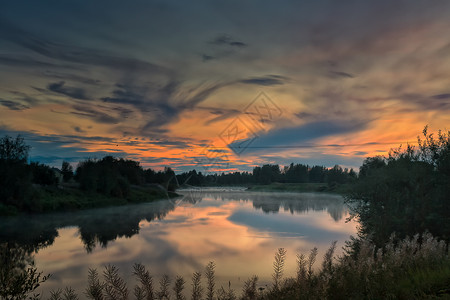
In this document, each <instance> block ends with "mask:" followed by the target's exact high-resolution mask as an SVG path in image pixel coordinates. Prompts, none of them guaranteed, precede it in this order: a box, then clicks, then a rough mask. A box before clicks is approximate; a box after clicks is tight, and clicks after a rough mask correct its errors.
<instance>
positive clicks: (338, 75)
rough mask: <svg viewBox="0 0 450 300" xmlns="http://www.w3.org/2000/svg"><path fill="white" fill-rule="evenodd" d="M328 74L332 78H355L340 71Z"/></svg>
mask: <svg viewBox="0 0 450 300" xmlns="http://www.w3.org/2000/svg"><path fill="white" fill-rule="evenodd" d="M329 74H330V76H331V77H333V78H354V77H355V76H353V75H352V74H350V73H346V72H340V71H330V73H329Z"/></svg>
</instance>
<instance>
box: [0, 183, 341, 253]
mask: <svg viewBox="0 0 450 300" xmlns="http://www.w3.org/2000/svg"><path fill="white" fill-rule="evenodd" d="M181 192H182V195H183V196H182V197H179V198H175V199H170V200H161V201H156V202H152V203H145V204H137V205H128V206H119V207H109V208H100V209H92V210H86V211H78V212H70V213H53V214H45V215H25V216H20V217H12V218H5V219H3V220H0V244H2V243H10V244H11V243H14V244H16V245H17V246H18V247H20V248H22V249H24V250H25V251H26V252H28V253H32V252H36V253H37V252H38V251H39V250H40V249H43V248H46V247H48V246H50V245H52V244H53V243H54V241H55V238H57V237H58V229H60V228H64V227H78V233H79V237H80V239H81V241H82V242H83V244H84V247H85V249H86V251H87V252H88V253H89V252H92V250H93V249H94V248H95V247H96V245H100V246H101V247H107V245H108V243H109V242H110V241H114V240H116V239H117V238H121V237H127V238H129V237H132V236H133V235H135V234H138V233H139V229H140V228H139V223H140V222H141V221H142V220H146V221H148V222H151V221H154V220H162V219H164V218H165V217H166V216H167V215H168V214H169V213H170V212H171V211H173V210H174V209H175V208H176V207H177V206H178V205H180V204H183V205H197V206H202V205H203V204H202V200H204V199H211V200H215V201H219V202H225V201H244V202H248V201H252V203H253V207H254V208H255V209H256V210H259V209H261V210H262V211H263V212H264V213H267V214H270V213H278V212H279V211H280V210H281V209H283V210H284V211H289V212H290V213H291V214H300V213H304V212H308V211H327V212H328V214H330V216H331V217H332V218H333V219H334V220H335V221H336V222H337V221H339V220H341V219H342V218H343V216H344V215H345V213H346V209H345V207H344V204H343V200H342V197H340V196H336V195H324V194H295V196H292V195H290V196H289V197H287V193H260V192H245V193H243V192H242V191H228V192H224V191H222V190H221V191H214V190H208V189H206V190H194V191H190V190H185V191H181ZM204 205H211V203H207V204H204Z"/></svg>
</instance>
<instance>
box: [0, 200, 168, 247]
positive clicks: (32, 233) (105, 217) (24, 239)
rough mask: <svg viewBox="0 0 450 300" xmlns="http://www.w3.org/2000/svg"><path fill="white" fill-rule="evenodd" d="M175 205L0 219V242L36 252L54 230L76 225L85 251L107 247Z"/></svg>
mask: <svg viewBox="0 0 450 300" xmlns="http://www.w3.org/2000/svg"><path fill="white" fill-rule="evenodd" d="M174 208H175V202H173V201H158V202H155V203H151V204H146V205H138V206H133V205H130V206H121V207H110V208H102V209H94V210H88V211H81V212H74V213H58V214H45V215H29V216H21V217H16V218H6V219H4V220H1V221H0V229H1V230H0V243H5V242H14V243H16V244H17V245H19V246H20V247H21V248H24V249H26V250H28V251H31V252H32V251H34V252H37V251H38V250H39V249H43V248H46V247H48V246H50V245H52V244H53V243H54V241H55V238H57V237H58V229H59V228H65V227H74V226H75V227H77V228H78V233H79V237H80V239H81V241H82V242H83V244H84V246H85V248H86V250H87V251H88V252H91V251H92V250H93V249H94V248H95V246H96V245H97V244H98V245H100V246H101V247H107V245H108V242H110V241H114V240H116V239H117V238H122V237H125V238H130V237H131V236H133V235H135V234H138V233H139V222H140V221H142V220H146V221H148V222H151V221H153V220H162V219H164V217H165V216H166V215H167V214H168V213H169V212H170V211H172V210H173V209H174Z"/></svg>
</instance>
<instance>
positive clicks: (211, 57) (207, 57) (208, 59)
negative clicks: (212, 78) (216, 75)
mask: <svg viewBox="0 0 450 300" xmlns="http://www.w3.org/2000/svg"><path fill="white" fill-rule="evenodd" d="M213 59H216V57H214V56H211V55H207V54H202V60H203V61H204V62H206V61H210V60H213Z"/></svg>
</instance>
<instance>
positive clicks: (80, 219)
mask: <svg viewBox="0 0 450 300" xmlns="http://www.w3.org/2000/svg"><path fill="white" fill-rule="evenodd" d="M182 193H183V194H184V197H180V198H177V199H174V200H163V201H158V202H154V203H147V204H138V205H130V206H123V207H112V208H104V209H96V210H89V211H83V212H76V213H65V214H48V215H42V216H27V217H20V218H9V219H3V220H0V243H1V242H15V243H17V244H18V245H20V246H21V247H26V248H27V249H29V251H31V252H35V257H36V265H37V266H38V267H39V269H40V270H43V271H44V272H46V273H52V274H53V276H52V278H51V279H50V280H49V281H48V282H46V283H45V289H47V290H50V289H56V288H58V287H62V286H66V285H70V286H72V287H73V288H75V289H78V290H83V289H84V287H85V285H86V277H87V272H88V269H89V268H99V269H101V268H102V266H103V265H105V264H109V263H111V264H114V265H116V266H118V267H119V268H120V269H121V271H122V272H123V273H124V274H127V276H128V275H130V274H131V272H132V271H131V267H132V265H133V263H135V262H141V263H143V264H144V265H146V266H148V267H149V268H150V269H151V271H152V273H153V274H154V275H155V276H158V275H162V274H169V275H171V276H174V275H176V274H178V275H182V276H185V278H186V279H188V278H189V277H190V274H192V272H193V271H198V270H201V269H202V268H203V267H204V266H205V265H206V264H207V263H208V262H209V261H210V260H214V261H215V262H216V264H217V278H218V281H219V282H221V281H223V282H228V281H231V282H232V284H233V285H234V286H235V287H236V288H238V287H239V284H242V281H240V278H242V280H245V279H246V278H247V277H250V276H252V275H254V274H258V275H259V276H260V278H261V280H262V281H264V280H265V278H264V275H267V276H268V277H267V278H266V279H267V280H270V274H271V267H272V258H273V253H274V251H275V250H276V249H277V248H278V247H284V248H286V249H287V250H288V261H287V268H286V272H287V274H289V272H290V273H293V272H295V253H297V252H307V251H309V249H311V248H312V247H314V246H318V247H319V249H321V250H323V251H325V250H326V248H328V246H329V244H330V242H331V241H333V240H338V241H340V245H343V242H344V240H346V239H348V237H349V235H351V234H353V233H354V232H355V226H354V224H348V223H347V224H346V223H345V222H344V217H345V216H346V214H347V209H346V207H345V205H344V204H343V201H342V198H341V197H339V196H333V195H323V194H289V193H283V194H280V193H256V192H242V191H211V190H207V191H198V190H196V191H182ZM338 247H339V245H338ZM290 268H291V269H290ZM130 283H131V282H130ZM236 285H237V286H236Z"/></svg>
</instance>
